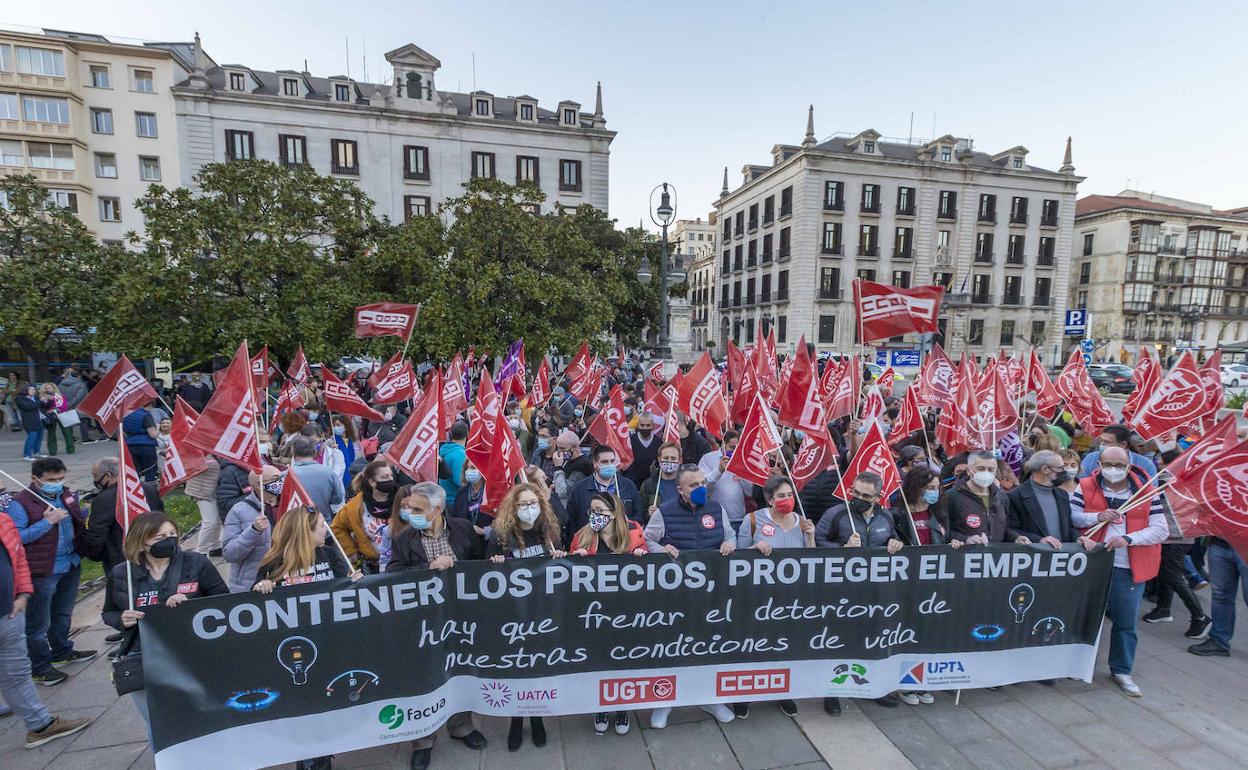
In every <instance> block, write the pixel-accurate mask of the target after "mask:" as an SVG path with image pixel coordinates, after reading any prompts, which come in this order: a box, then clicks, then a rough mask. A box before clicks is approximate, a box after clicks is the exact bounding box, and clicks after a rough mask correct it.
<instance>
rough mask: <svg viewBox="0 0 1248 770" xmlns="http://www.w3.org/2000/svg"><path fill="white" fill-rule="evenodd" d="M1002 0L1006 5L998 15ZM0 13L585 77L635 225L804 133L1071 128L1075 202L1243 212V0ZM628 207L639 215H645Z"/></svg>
mask: <svg viewBox="0 0 1248 770" xmlns="http://www.w3.org/2000/svg"><path fill="white" fill-rule="evenodd" d="M1016 6H1017V8H1016ZM0 26H4V27H8V28H21V27H51V28H60V29H72V30H78V31H89V32H96V33H100V34H104V35H107V36H110V37H114V36H115V37H120V36H127V37H132V38H139V39H144V40H189V39H190V38H191V37H192V35H193V34H194V32H195V31H196V30H198V31H199V32H200V34H201V35H202V36H203V40H204V45H205V48H206V49H207V51H208V53H209V54H210V55H211V56H213V58H215V59H216V60H217V61H218V62H221V63H243V64H247V65H250V66H253V67H256V68H259V69H266V70H273V69H302V68H303V63H304V60H305V59H306V60H307V63H308V68H309V70H310V71H311V72H312V73H314V74H317V75H331V74H338V73H341V72H343V71H344V70H346V69H347V57H346V45H347V40H348V38H349V39H350V50H351V62H350V71H351V75H352V76H354V77H357V78H359V77H361V75H362V70H363V63H364V61H365V59H367V65H368V74H369V77H370V79H373V80H376V79H377V77H378V76H379V75H381V74H382V73H383V72H384V71H385V70H384V67H383V65H384V64H385V62H384V59H383V58H382V54H383V53H384V52H385V51H388V50H391V49H394V48H397V47H399V46H401V45H403V44H405V43H408V42H412V43H415V44H417V45H419V46H420V47H422V48H424V49H425V50H427V51H429V52H430V53H432V54H433V55H435V56H437V57H438V58H439V59H441V60H442V69H441V70H440V71H439V72H438V76H437V83H438V86H439V87H440V88H443V89H454V90H470V89H471V88H472V87H473V84H474V68H473V59H474V54H475V63H476V66H475V83H476V86H477V87H479V88H482V89H485V90H488V91H490V92H492V93H494V94H496V95H502V96H507V95H516V94H520V93H527V94H531V95H533V96H536V97H537V98H538V99H539V101H540V102H541V104H542V105H543V106H544V107H553V106H554V105H555V104H556V103H557V102H558V101H559V100H561V99H572V100H575V101H578V102H580V103H581V104H582V105H584V107H583V108H584V109H586V110H592V108H593V101H594V83H595V81H597V80H601V81H602V84H603V92H604V102H605V114H606V118H607V127H608V128H610V129H612V130H614V131H618V132H619V136H618V137H617V138H616V140H615V142H614V143H613V145H612V148H611V214H612V216H614V217H616V218H617V219H619V220H620V222H621V223H622V224H626V225H635V224H636V223H637V222H638V220H639V219H640V218H642V217H645V216H646V213H647V206H648V195H649V192H650V190H651V188H653V187H654V185H655V184H657V183H659V182H661V181H668V182H671V183H673V184H674V185H675V186H676V187H677V189H678V191H679V210H678V212H677V213H678V216H681V217H689V218H693V217H696V216H705V215H706V213H707V212H708V211H709V210H710V207H711V204H712V202H713V201H714V199H715V198H716V197H717V196H718V194H719V189H720V182H721V179H722V174H723V167H724V166H727V167H728V168H729V174H730V179H732V180H733V184H734V186H735V184H737V183H739V180H740V169H741V167H742V165H744V164H746V163H766V162H768V161H769V157H770V156H769V150H770V148H771V146H772V145H773V144H776V143H780V142H784V143H791V144H797V143H799V142H800V141H801V139H802V135H803V133H804V131H805V121H806V107H807V105H808V104H812V103H813V104H814V106H815V132H816V134H817V135H818V136H819V137H820V138H821V139H822V138H825V137H827V136H830V135H832V134H833V133H837V132H852V133H856V132H858V131H861V130H863V129H866V128H874V129H876V130H877V131H879V132H881V133H882V134H884V135H885V136H898V137H905V136H907V135H909V134H910V131H911V127H910V126H911V113H912V112H913V115H914V117H913V135H914V136H916V137H922V138H930V137H931V136H932V134H933V122H934V124H935V133H936V134H937V135H940V134H946V133H950V134H955V135H957V136H969V137H971V138H972V139H974V141H975V146H976V149H981V150H985V151H989V152H996V151H999V150H1002V149H1006V148H1009V147H1012V146H1014V145H1019V144H1021V145H1023V146H1025V147H1027V148H1028V149H1029V150H1030V151H1031V155H1030V156H1029V161H1030V162H1031V163H1032V164H1033V165H1036V166H1041V167H1046V168H1051V169H1056V168H1057V167H1058V166H1059V165H1060V164H1061V156H1062V149H1063V144H1064V142H1065V139H1066V136H1067V135H1071V136H1073V137H1074V162H1075V166H1076V169H1077V172H1078V173H1079V174H1080V175H1082V176H1086V177H1087V180H1086V181H1085V182H1084V183H1083V184H1082V185H1081V186H1080V194H1081V195H1088V194H1092V193H1101V194H1113V193H1116V192H1118V191H1119V190H1121V189H1123V188H1124V187H1127V186H1131V187H1135V188H1137V189H1142V190H1147V191H1155V192H1157V193H1159V194H1164V195H1169V196H1173V197H1180V198H1186V199H1190V200H1196V201H1201V202H1205V203H1210V204H1213V205H1214V206H1215V207H1219V208H1231V207H1238V206H1248V147H1246V146H1245V143H1244V141H1243V140H1244V136H1245V135H1246V134H1248V99H1246V98H1245V93H1248V74H1246V73H1248V3H1244V2H1192V1H1189V2H1182V3H1176V2H1172V1H1166V2H1154V1H1153V0H1131V2H1113V3H1110V2H1087V1H1086V0H1085V1H1084V2H1065V1H1063V0H1048V1H1047V2H1036V3H1030V2H1007V3H985V2H963V1H962V0H953V1H951V2H940V3H938V2H927V1H924V2H907V3H900V2H898V3H889V2H880V1H878V0H876V1H875V2H854V3H850V2H844V1H843V0H835V1H833V0H824V1H823V2H797V1H796V0H792V1H790V2H782V3H781V2H771V1H770V0H754V1H752V2H741V3H737V2H714V3H711V2H677V1H673V0H665V1H664V2H649V1H642V0H631V1H630V2H626V3H624V2H611V3H605V2H604V3H586V2H583V1H581V2H565V3H545V2H538V1H536V0H532V1H530V2H476V1H473V0H458V1H456V2H451V1H449V0H448V1H447V2H441V3H428V2H414V1H413V0H401V1H400V0H363V1H361V2H354V3H344V2H342V1H341V0H332V1H331V0H301V1H300V2H278V1H276V0H272V1H270V2H256V0H247V1H246V2H241V1H240V0H213V1H212V2H199V1H198V0H180V1H179V2H176V3H175V2H148V1H145V2H133V1H131V0H91V1H90V2H88V1H87V0H49V2H43V3H16V2H13V3H6V4H5V7H4V9H3V10H0ZM648 221H649V220H648V219H647V223H648Z"/></svg>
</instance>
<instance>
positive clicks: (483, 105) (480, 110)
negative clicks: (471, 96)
mask: <svg viewBox="0 0 1248 770" xmlns="http://www.w3.org/2000/svg"><path fill="white" fill-rule="evenodd" d="M475 103H476V106H475V107H474V109H473V111H474V112H475V113H476V114H478V115H483V116H485V117H489V115H490V100H489V99H476V100H475Z"/></svg>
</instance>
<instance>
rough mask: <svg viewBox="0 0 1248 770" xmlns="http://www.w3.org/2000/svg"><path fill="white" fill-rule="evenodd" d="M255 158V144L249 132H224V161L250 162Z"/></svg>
mask: <svg viewBox="0 0 1248 770" xmlns="http://www.w3.org/2000/svg"><path fill="white" fill-rule="evenodd" d="M255 157H256V150H255V143H254V141H253V139H252V135H251V132H250V131H231V130H228V129H227V130H226V132H225V159H226V160H251V159H253V158H255Z"/></svg>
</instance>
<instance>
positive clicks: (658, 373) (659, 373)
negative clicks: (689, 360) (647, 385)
mask: <svg viewBox="0 0 1248 770" xmlns="http://www.w3.org/2000/svg"><path fill="white" fill-rule="evenodd" d="M665 366H666V364H664V363H663V362H662V361H655V362H654V363H653V364H650V368H649V369H647V370H646V379H647V380H648V381H650V382H652V383H654V384H655V385H658V386H662V385H663V383H665V382H667V380H666V379H664V377H663V369H664V367H665Z"/></svg>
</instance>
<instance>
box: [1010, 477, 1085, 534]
mask: <svg viewBox="0 0 1248 770" xmlns="http://www.w3.org/2000/svg"><path fill="white" fill-rule="evenodd" d="M1053 500H1054V501H1055V502H1056V503H1057V522H1058V529H1059V531H1057V532H1049V531H1048V527H1047V526H1046V525H1045V521H1044V511H1043V510H1042V509H1041V508H1040V501H1039V500H1037V499H1036V487H1035V483H1034V482H1032V481H1026V482H1023V483H1022V484H1019V485H1018V486H1017V487H1015V488H1014V489H1012V490H1010V492H1009V493H1008V494H1007V495H1006V496H1005V507H1006V515H1007V517H1008V520H1009V524H1010V529H1012V530H1014V531H1015V532H1016V533H1017V534H1019V535H1026V536H1027V538H1028V539H1030V540H1031V542H1033V543H1038V542H1040V539H1041V538H1043V537H1045V536H1046V535H1052V536H1053V537H1055V538H1057V539H1058V540H1061V541H1062V542H1063V543H1073V542H1075V541H1076V540H1078V539H1079V532H1078V530H1077V529H1076V528H1075V527H1074V526H1073V525H1072V524H1071V523H1070V494H1069V493H1068V492H1067V491H1066V490H1064V489H1062V488H1061V487H1054V488H1053Z"/></svg>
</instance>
